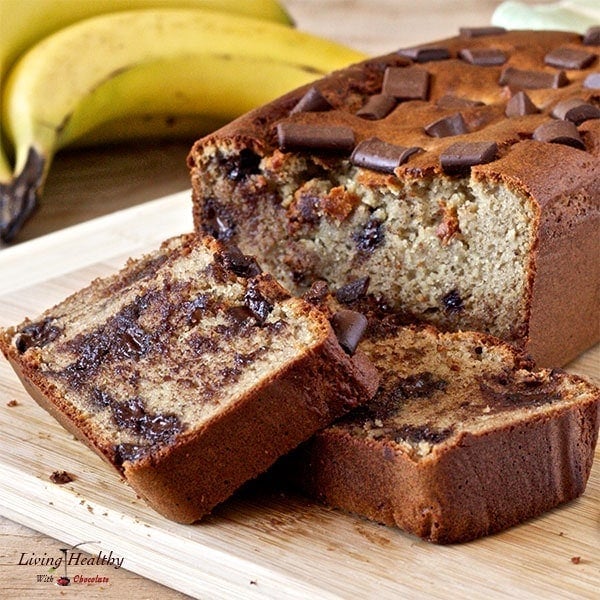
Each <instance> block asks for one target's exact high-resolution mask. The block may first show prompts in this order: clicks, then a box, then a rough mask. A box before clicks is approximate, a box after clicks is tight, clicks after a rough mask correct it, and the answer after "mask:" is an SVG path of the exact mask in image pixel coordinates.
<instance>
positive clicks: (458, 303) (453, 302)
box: [442, 290, 465, 313]
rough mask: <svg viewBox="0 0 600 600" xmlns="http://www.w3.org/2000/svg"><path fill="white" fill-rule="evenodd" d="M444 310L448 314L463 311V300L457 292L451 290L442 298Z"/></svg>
mask: <svg viewBox="0 0 600 600" xmlns="http://www.w3.org/2000/svg"><path fill="white" fill-rule="evenodd" d="M442 305H443V307H444V310H445V311H446V312H449V313H457V312H461V311H463V310H464V308H465V307H464V304H463V300H462V298H461V297H460V294H459V293H458V290H451V291H450V292H448V293H447V294H446V295H445V296H444V297H443V298H442Z"/></svg>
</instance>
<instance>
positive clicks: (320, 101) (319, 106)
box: [290, 86, 333, 115]
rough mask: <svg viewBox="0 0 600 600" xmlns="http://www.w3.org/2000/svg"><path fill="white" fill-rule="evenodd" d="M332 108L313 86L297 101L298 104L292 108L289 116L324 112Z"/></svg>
mask: <svg viewBox="0 0 600 600" xmlns="http://www.w3.org/2000/svg"><path fill="white" fill-rule="evenodd" d="M332 108H333V106H331V104H330V103H329V100H327V98H325V96H323V94H322V93H321V92H320V91H319V90H318V89H317V88H316V87H314V86H312V87H311V88H310V89H309V90H308V92H306V94H304V96H302V98H300V100H299V101H298V104H296V106H294V108H292V110H291V111H290V114H291V115H293V114H295V113H299V112H324V111H327V110H331V109H332Z"/></svg>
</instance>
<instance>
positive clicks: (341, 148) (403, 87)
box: [189, 28, 600, 366]
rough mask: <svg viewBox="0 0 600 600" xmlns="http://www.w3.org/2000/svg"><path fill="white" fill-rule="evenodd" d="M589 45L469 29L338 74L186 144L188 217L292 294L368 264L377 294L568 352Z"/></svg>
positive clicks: (543, 359) (575, 346)
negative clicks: (250, 257) (191, 213)
mask: <svg viewBox="0 0 600 600" xmlns="http://www.w3.org/2000/svg"><path fill="white" fill-rule="evenodd" d="M599 54H600V47H598V46H597V44H596V38H595V37H594V36H581V35H578V34H574V33H565V32H548V31H508V32H507V31H502V30H498V28H492V29H490V28H486V29H465V30H463V31H462V32H461V35H459V36H458V37H455V38H452V39H449V40H444V41H440V42H437V43H432V44H427V45H425V46H423V47H419V48H405V49H402V50H399V51H398V52H395V53H392V54H389V55H387V56H382V57H379V58H374V59H372V60H368V61H366V62H364V63H362V64H359V65H354V66H351V67H349V68H348V69H346V70H343V71H339V72H335V73H333V74H331V75H330V76H328V77H326V78H324V79H322V80H321V81H318V82H317V83H315V84H314V85H313V86H311V87H310V88H303V89H300V90H297V91H295V92H292V93H290V94H288V95H286V96H285V97H283V98H280V99H279V100H277V101H275V102H273V103H271V104H269V105H267V106H265V107H263V108H261V109H258V110H256V111H254V112H251V113H249V114H248V115H246V116H245V117H242V118H240V119H238V120H237V121H234V122H233V123H231V124H229V125H227V126H226V127H224V128H223V129H221V130H219V131H217V132H215V133H214V134H212V135H209V136H207V137H206V138H204V139H202V140H199V141H198V142H197V143H196V144H195V146H194V147H193V149H192V151H191V153H190V156H189V164H190V167H191V174H192V185H193V190H194V203H195V223H196V227H197V229H198V230H200V231H202V232H208V233H211V234H213V235H215V236H217V237H219V238H221V239H232V240H234V241H235V243H237V244H238V245H239V246H240V247H241V248H242V250H244V251H252V252H253V253H255V254H256V255H257V256H258V257H259V260H261V264H263V265H264V267H265V268H266V269H267V270H268V271H269V272H271V273H273V274H274V275H275V276H276V277H277V278H278V279H279V280H280V281H282V283H283V284H284V285H286V287H288V289H291V290H292V291H294V292H296V293H300V292H303V291H304V290H305V289H306V288H308V287H309V286H310V285H311V283H312V282H313V281H314V280H316V279H325V280H326V281H327V282H328V283H329V285H330V286H331V287H332V288H334V289H336V288H339V287H342V286H344V285H345V284H347V283H348V282H349V281H351V280H353V279H357V278H360V277H369V278H370V288H369V289H370V293H371V294H372V296H373V297H374V298H375V299H376V300H378V301H379V302H380V304H381V305H382V306H387V307H389V308H392V309H394V310H400V311H403V312H404V313H407V314H408V315H409V316H411V318H413V319H417V320H424V321H427V322H431V323H433V324H435V325H436V326H438V327H440V328H442V329H445V330H460V329H472V330H478V331H484V332H487V333H491V334H493V335H495V336H498V337H500V338H502V339H504V340H507V341H511V342H513V343H515V344H518V345H519V346H521V347H525V348H526V349H527V351H528V352H529V353H530V354H532V355H533V357H534V358H535V359H536V361H537V362H538V364H540V365H542V366H561V365H563V364H566V362H568V361H569V360H570V359H572V358H574V357H575V356H576V355H577V354H579V353H580V352H582V351H583V350H584V349H586V348H588V347H589V346H591V345H592V344H594V343H596V342H597V341H598V340H600V322H599V320H598V318H597V315H598V312H599V311H600V236H599V235H598V230H599V229H600V118H598V117H600V87H599V84H598V69H599V68H600V67H599V59H598V56H599Z"/></svg>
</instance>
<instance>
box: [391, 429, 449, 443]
mask: <svg viewBox="0 0 600 600" xmlns="http://www.w3.org/2000/svg"><path fill="white" fill-rule="evenodd" d="M453 433H454V429H453V428H452V427H446V428H444V429H439V428H436V427H430V426H429V425H403V426H402V427H398V428H397V429H396V430H395V431H394V441H395V442H397V443H401V442H403V441H407V442H410V443H411V444H419V443H421V442H426V443H428V444H440V443H442V442H443V441H444V440H447V439H448V438H449V437H450V436H451V435H452V434H453Z"/></svg>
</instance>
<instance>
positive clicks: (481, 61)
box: [458, 48, 506, 67]
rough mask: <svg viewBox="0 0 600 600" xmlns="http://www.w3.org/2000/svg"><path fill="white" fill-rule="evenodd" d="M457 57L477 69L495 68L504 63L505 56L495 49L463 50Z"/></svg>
mask: <svg viewBox="0 0 600 600" xmlns="http://www.w3.org/2000/svg"><path fill="white" fill-rule="evenodd" d="M458 55H459V56H460V58H462V59H463V60H464V61H466V62H468V63H470V64H472V65H477V66H478V67H495V66H498V65H503V64H504V63H505V62H506V54H504V52H502V50H498V49H497V48H463V49H462V50H461V51H460V52H459V53H458Z"/></svg>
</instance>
